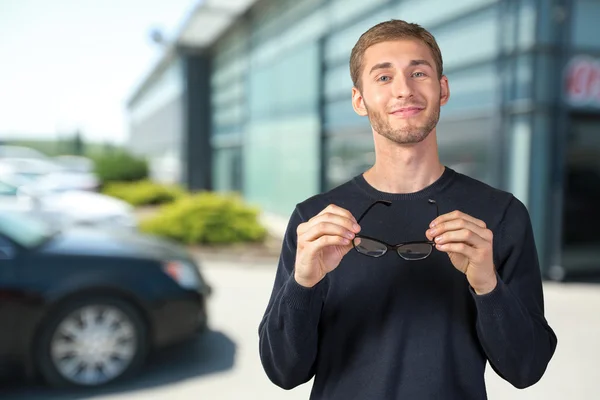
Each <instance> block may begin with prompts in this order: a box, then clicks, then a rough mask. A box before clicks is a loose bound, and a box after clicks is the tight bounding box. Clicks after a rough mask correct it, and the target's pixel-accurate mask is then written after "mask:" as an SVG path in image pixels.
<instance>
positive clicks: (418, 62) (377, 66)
mask: <svg viewBox="0 0 600 400" xmlns="http://www.w3.org/2000/svg"><path fill="white" fill-rule="evenodd" d="M418 65H426V66H428V67H429V68H431V69H433V65H431V63H430V62H429V61H427V60H410V63H409V66H411V67H416V66H418ZM389 68H393V65H392V63H391V62H382V63H379V64H375V65H373V68H371V70H370V71H369V74H372V73H373V71H376V70H378V69H389Z"/></svg>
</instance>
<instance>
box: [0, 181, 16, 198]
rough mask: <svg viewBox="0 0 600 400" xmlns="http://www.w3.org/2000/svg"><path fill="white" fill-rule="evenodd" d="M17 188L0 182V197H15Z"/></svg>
mask: <svg viewBox="0 0 600 400" xmlns="http://www.w3.org/2000/svg"><path fill="white" fill-rule="evenodd" d="M16 195H17V188H16V187H15V186H13V185H9V184H7V183H5V182H2V181H0V196H16Z"/></svg>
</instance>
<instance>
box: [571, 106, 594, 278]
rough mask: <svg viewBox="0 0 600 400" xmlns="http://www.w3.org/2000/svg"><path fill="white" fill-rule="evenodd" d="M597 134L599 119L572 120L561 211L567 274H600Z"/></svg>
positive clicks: (579, 118) (588, 117) (590, 117)
mask: <svg viewBox="0 0 600 400" xmlns="http://www.w3.org/2000/svg"><path fill="white" fill-rule="evenodd" d="M599 132H600V116H597V115H595V116H592V115H590V116H581V117H576V118H574V119H573V120H572V125H571V129H570V132H569V141H568V145H567V154H566V182H565V191H564V196H565V197H564V209H563V232H564V238H563V240H564V243H563V246H564V249H563V267H564V268H565V269H566V270H567V272H590V271H594V272H596V273H597V272H600V231H599V230H598V229H597V227H598V226H600V206H599V205H600V157H599V156H598V155H599V154H600V134H599ZM582 221H585V222H582Z"/></svg>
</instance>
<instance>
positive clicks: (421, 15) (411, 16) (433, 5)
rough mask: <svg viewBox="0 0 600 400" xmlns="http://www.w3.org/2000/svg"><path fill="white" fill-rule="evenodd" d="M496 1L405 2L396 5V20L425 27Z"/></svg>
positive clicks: (414, 0)
mask: <svg viewBox="0 0 600 400" xmlns="http://www.w3.org/2000/svg"><path fill="white" fill-rule="evenodd" d="M497 1H498V0H453V1H448V0H406V1H402V2H400V4H399V5H398V12H397V13H398V15H397V18H402V19H404V20H406V21H418V23H419V24H420V25H423V26H425V27H427V26H432V25H434V24H438V23H440V22H442V21H448V20H450V19H453V18H456V17H458V16H461V15H464V14H467V13H469V12H471V11H473V10H476V9H478V8H481V7H483V6H486V5H490V4H493V3H496V2H497Z"/></svg>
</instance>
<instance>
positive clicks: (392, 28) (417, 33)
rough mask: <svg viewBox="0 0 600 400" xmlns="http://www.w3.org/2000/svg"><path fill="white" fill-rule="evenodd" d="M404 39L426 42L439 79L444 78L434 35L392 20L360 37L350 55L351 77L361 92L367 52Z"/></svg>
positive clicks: (441, 61) (410, 24) (421, 28)
mask: <svg viewBox="0 0 600 400" xmlns="http://www.w3.org/2000/svg"><path fill="white" fill-rule="evenodd" d="M402 39H417V40H421V41H422V42H424V43H425V44H426V45H427V46H428V47H429V49H430V50H431V53H432V55H433V60H434V61H435V66H436V69H437V73H438V79H441V78H442V75H443V74H444V63H443V60H442V52H441V51H440V48H439V47H438V44H437V42H436V40H435V38H434V37H433V35H432V34H431V33H429V32H428V31H427V30H426V29H425V28H423V27H421V26H420V25H417V24H413V23H408V22H406V21H402V20H397V19H392V20H390V21H385V22H381V23H379V24H377V25H375V26H373V27H372V28H370V29H369V30H368V31H366V32H365V33H363V34H362V35H361V36H360V38H359V39H358V41H357V42H356V44H355V45H354V48H353V49H352V53H351V54H350V77H351V78H352V83H353V84H354V86H355V87H356V88H358V89H359V90H360V89H361V81H360V77H361V73H362V70H363V68H364V65H363V58H364V55H365V51H367V49H368V48H369V47H371V46H373V45H376V44H378V43H382V42H388V41H392V40H402Z"/></svg>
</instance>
